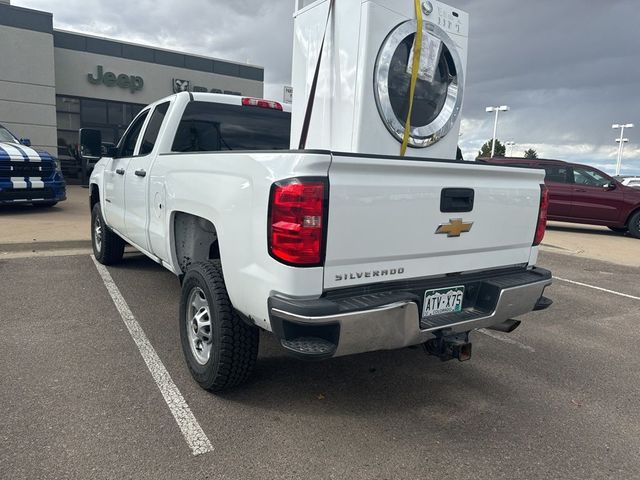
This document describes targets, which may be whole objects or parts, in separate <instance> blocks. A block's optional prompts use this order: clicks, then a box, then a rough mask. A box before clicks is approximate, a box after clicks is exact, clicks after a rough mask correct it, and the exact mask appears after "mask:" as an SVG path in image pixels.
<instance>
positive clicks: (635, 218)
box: [628, 210, 640, 238]
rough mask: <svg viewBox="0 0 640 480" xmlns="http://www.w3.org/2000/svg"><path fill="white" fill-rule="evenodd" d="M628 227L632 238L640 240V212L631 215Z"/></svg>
mask: <svg viewBox="0 0 640 480" xmlns="http://www.w3.org/2000/svg"><path fill="white" fill-rule="evenodd" d="M628 225H629V233H630V234H631V236H632V237H635V238H640V210H638V211H637V212H636V213H634V214H633V215H631V218H630V219H629V223H628Z"/></svg>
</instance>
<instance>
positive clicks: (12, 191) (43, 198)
mask: <svg viewBox="0 0 640 480" xmlns="http://www.w3.org/2000/svg"><path fill="white" fill-rule="evenodd" d="M30 145H31V142H30V141H29V140H26V139H22V140H18V138H17V137H16V136H15V135H13V134H12V133H11V132H10V131H9V130H7V129H6V128H4V127H3V126H2V125H0V205H9V204H17V203H30V204H33V205H40V206H43V207H52V206H53V205H55V204H56V203H58V202H60V201H62V200H65V199H66V198H67V195H66V185H65V181H64V178H62V172H60V169H59V168H58V165H57V163H56V161H55V159H54V158H53V157H52V156H51V155H49V154H48V153H47V152H37V151H35V150H34V149H33V148H31V147H30Z"/></svg>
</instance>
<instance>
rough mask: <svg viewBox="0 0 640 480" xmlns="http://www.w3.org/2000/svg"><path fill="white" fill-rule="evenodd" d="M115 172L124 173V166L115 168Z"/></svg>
mask: <svg viewBox="0 0 640 480" xmlns="http://www.w3.org/2000/svg"><path fill="white" fill-rule="evenodd" d="M116 173H117V174H118V175H124V168H116Z"/></svg>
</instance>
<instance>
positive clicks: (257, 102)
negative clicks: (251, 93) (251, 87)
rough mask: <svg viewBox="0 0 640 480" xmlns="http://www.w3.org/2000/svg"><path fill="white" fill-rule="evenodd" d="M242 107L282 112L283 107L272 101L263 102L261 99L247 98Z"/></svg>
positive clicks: (243, 100) (244, 99)
mask: <svg viewBox="0 0 640 480" xmlns="http://www.w3.org/2000/svg"><path fill="white" fill-rule="evenodd" d="M242 105H244V106H245V107H260V108H271V109H273V110H282V105H281V104H280V103H278V102H274V101H272V100H263V99H261V98H251V97H245V98H243V99H242Z"/></svg>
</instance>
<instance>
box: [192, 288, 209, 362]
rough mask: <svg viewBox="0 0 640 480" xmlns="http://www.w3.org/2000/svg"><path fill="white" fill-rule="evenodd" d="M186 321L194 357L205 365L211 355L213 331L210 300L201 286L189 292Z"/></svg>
mask: <svg viewBox="0 0 640 480" xmlns="http://www.w3.org/2000/svg"><path fill="white" fill-rule="evenodd" d="M185 321H186V322H187V324H186V325H185V326H186V328H187V336H188V337H189V346H190V347H191V353H192V354H193V358H195V360H196V362H198V363H199V364H200V365H205V364H206V363H207V362H208V361H209V357H211V347H212V345H213V342H212V340H213V339H212V333H213V332H212V325H211V311H210V310H209V302H207V297H206V296H205V294H204V291H203V290H202V289H201V288H200V287H194V288H193V289H192V290H191V293H190V294H189V301H188V302H187V315H185Z"/></svg>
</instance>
